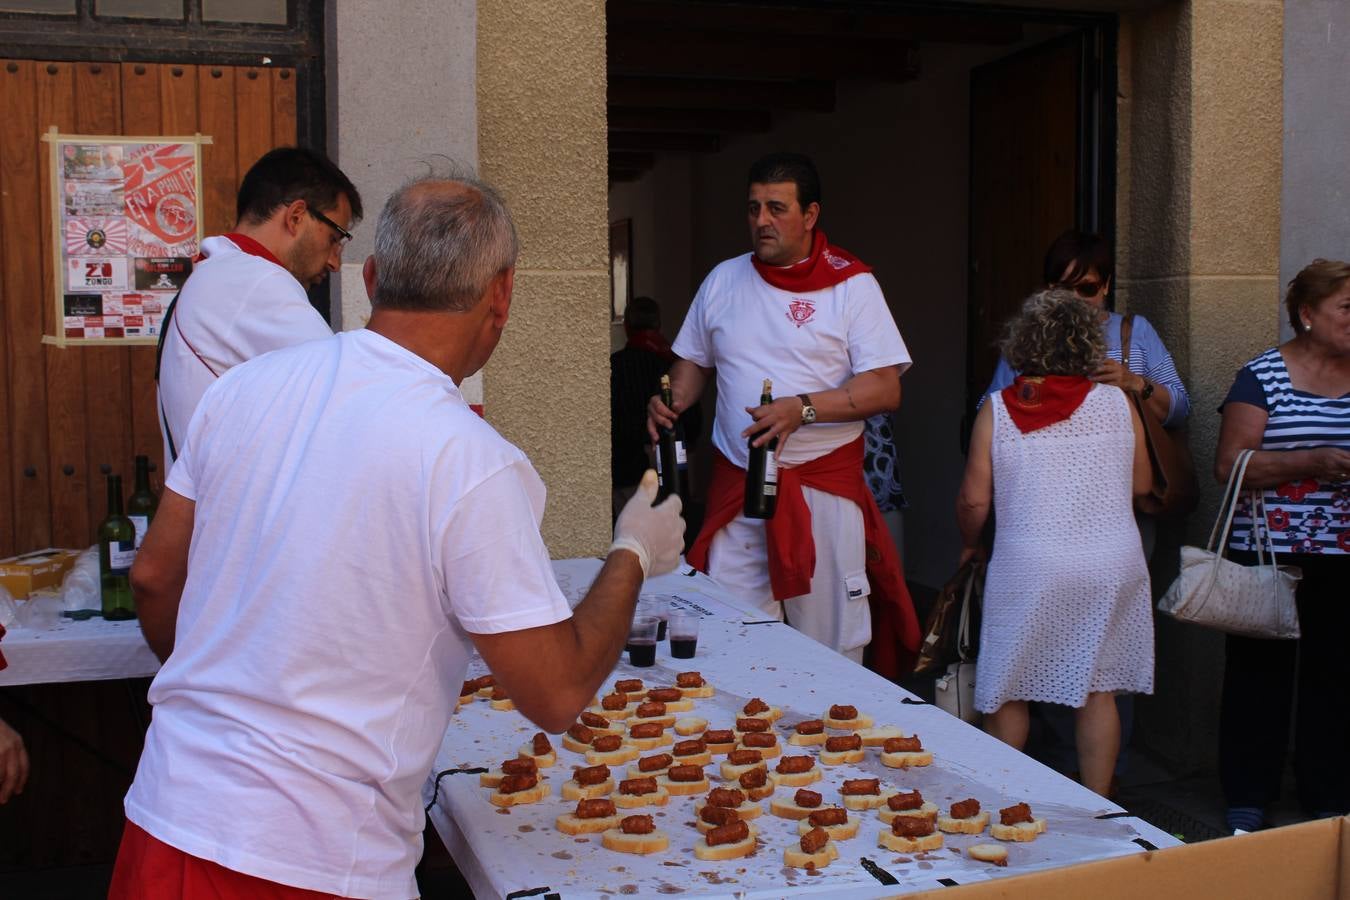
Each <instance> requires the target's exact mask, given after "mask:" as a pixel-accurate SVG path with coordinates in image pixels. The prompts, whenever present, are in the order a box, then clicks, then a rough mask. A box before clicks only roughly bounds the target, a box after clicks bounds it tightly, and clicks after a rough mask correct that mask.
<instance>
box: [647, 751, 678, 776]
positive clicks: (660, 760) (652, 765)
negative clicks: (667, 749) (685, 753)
mask: <svg viewBox="0 0 1350 900" xmlns="http://www.w3.org/2000/svg"><path fill="white" fill-rule="evenodd" d="M674 761H675V757H673V756H671V755H670V754H669V753H658V754H656V755H655V756H644V757H642V759H639V760H638V771H639V772H659V771H661V770H662V769H668V768H670V764H671V763H672V762H674Z"/></svg>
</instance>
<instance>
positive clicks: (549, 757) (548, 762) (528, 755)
mask: <svg viewBox="0 0 1350 900" xmlns="http://www.w3.org/2000/svg"><path fill="white" fill-rule="evenodd" d="M516 756H519V757H520V758H521V759H532V760H534V761H535V763H536V764H538V766H539V768H541V769H549V768H552V767H553V765H554V764H555V763H557V762H558V751H557V750H550V751H548V752H547V753H545V754H544V755H543V756H535V755H534V745H532V744H521V745H520V749H519V750H517V751H516Z"/></svg>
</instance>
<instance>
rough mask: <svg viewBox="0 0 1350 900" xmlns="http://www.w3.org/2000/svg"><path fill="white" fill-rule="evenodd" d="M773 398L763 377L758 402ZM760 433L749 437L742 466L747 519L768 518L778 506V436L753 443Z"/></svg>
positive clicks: (764, 403) (767, 402)
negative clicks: (745, 464) (758, 443)
mask: <svg viewBox="0 0 1350 900" xmlns="http://www.w3.org/2000/svg"><path fill="white" fill-rule="evenodd" d="M772 402H773V382H772V381H770V380H769V379H767V378H765V379H764V392H763V393H761V394H760V395H759V405H760V406H767V405H768V404H770V403H772ZM761 436H762V433H761V434H755V435H753V436H751V438H750V462H749V464H748V465H747V466H746V467H745V508H744V513H745V517H746V518H747V519H772V518H773V514H774V511H775V510H776V509H778V458H777V451H778V438H776V437H775V438H774V439H773V440H771V441H767V442H765V443H764V444H761V445H760V446H758V447H756V446H755V441H756V440H757V439H758V438H760V437H761Z"/></svg>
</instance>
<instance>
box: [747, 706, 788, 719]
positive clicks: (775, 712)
mask: <svg viewBox="0 0 1350 900" xmlns="http://www.w3.org/2000/svg"><path fill="white" fill-rule="evenodd" d="M736 715H738V716H740V717H741V718H742V719H768V720H769V721H770V722H777V721H778V720H779V719H781V718H783V709H782V707H779V706H770V707H769V708H768V709H766V710H764V711H763V712H757V713H747V712H746V711H745V710H744V709H742V710H741V711H740V712H738V713H736Z"/></svg>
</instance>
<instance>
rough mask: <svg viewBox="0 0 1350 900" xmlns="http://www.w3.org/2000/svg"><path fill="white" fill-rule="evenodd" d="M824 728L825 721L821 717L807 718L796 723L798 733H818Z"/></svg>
mask: <svg viewBox="0 0 1350 900" xmlns="http://www.w3.org/2000/svg"><path fill="white" fill-rule="evenodd" d="M824 730H825V722H824V721H823V720H821V719H807V720H806V721H805V722H798V723H797V733H798V734H820V733H822V732H823V731H824Z"/></svg>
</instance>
